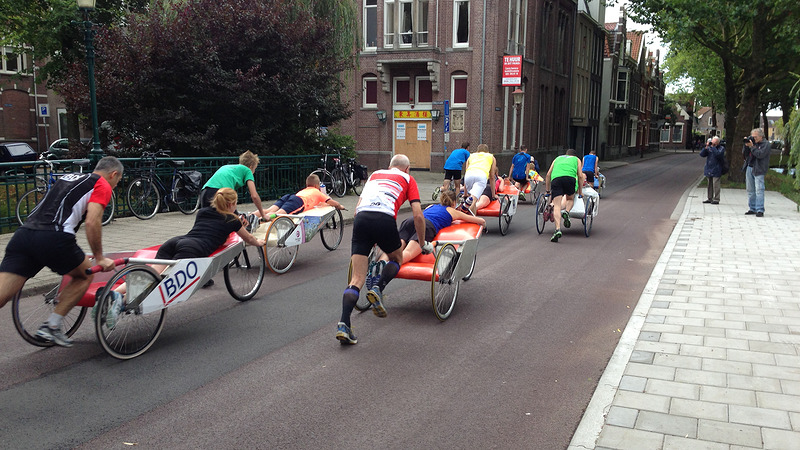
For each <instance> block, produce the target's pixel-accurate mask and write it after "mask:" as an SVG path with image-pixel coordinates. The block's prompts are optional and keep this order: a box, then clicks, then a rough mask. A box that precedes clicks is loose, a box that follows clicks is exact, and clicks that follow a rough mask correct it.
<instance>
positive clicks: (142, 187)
mask: <svg viewBox="0 0 800 450" xmlns="http://www.w3.org/2000/svg"><path fill="white" fill-rule="evenodd" d="M167 156H169V151H167V150H158V151H155V152H143V153H142V157H141V160H140V163H139V168H138V170H140V171H141V174H140V175H139V176H138V177H137V178H135V179H133V180H132V181H131V183H130V185H129V186H128V192H127V196H126V200H127V201H128V209H129V210H130V211H131V212H132V213H133V215H134V216H136V217H138V218H140V219H142V220H147V219H150V218H152V217H153V216H155V215H156V213H157V212H158V211H159V210H160V208H161V202H162V199H163V202H164V205H168V203H169V202H171V203H174V204H175V205H176V206H177V207H178V209H179V210H180V212H182V213H184V214H192V213H194V212H195V211H197V209H198V208H199V207H200V199H199V196H198V194H199V193H200V187H201V181H202V175H201V174H200V172H196V171H182V170H179V169H180V168H181V167H183V164H184V162H183V161H175V160H169V164H170V165H172V179H171V180H170V183H169V185H165V184H164V182H163V181H162V180H161V177H159V176H158V174H157V173H156V166H157V165H158V158H163V157H167Z"/></svg>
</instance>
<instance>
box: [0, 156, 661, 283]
mask: <svg viewBox="0 0 800 450" xmlns="http://www.w3.org/2000/svg"><path fill="white" fill-rule="evenodd" d="M670 153H671V152H670ZM666 154H669V153H666V152H665V153H651V154H647V155H645V158H646V159H649V158H654V157H658V156H664V155H666ZM638 161H641V159H639V158H638V157H631V158H627V159H623V160H618V161H609V162H601V163H600V166H601V167H602V168H603V169H607V168H611V167H616V166H620V165H625V164H629V163H632V162H638ZM500 170H501V173H502V170H504V169H500ZM411 175H412V176H413V177H414V178H415V179H416V180H417V184H418V185H419V191H420V197H421V199H422V203H423V204H424V205H427V204H428V203H432V200H431V194H432V193H433V190H434V189H435V188H436V187H437V186H441V183H442V179H443V178H444V177H443V174H442V173H440V172H430V171H422V170H412V172H411ZM333 198H334V200H337V201H338V202H340V203H342V204H343V205H344V206H345V207H346V208H347V210H346V211H342V215H343V217H344V220H345V223H348V222H351V221H352V220H353V211H354V210H355V206H356V203H357V202H358V197H357V196H355V195H353V194H352V192H351V193H350V194H349V195H346V196H345V197H343V198H337V197H335V196H334V197H333ZM273 202H274V200H265V201H264V204H265V205H267V206H268V205H271V204H272V203H273ZM409 209H410V206H409V205H408V203H406V204H405V205H403V208H402V209H401V211H407V210H409ZM239 210H240V211H253V210H255V207H254V206H253V204H252V203H251V204H240V205H239ZM194 218H195V215H194V214H193V215H190V216H187V215H184V214H182V213H180V212H169V213H158V214H156V216H155V217H153V218H152V219H150V220H139V219H137V218H136V217H123V218H120V219H115V220H114V221H113V222H112V223H111V224H109V225H107V226H105V227H103V252H104V253H113V252H123V251H131V250H138V249H140V248H146V247H150V246H153V245H159V244H162V243H164V242H165V241H166V240H167V239H169V238H171V237H173V236H179V235H182V234H186V233H187V232H188V231H189V230H190V229H191V228H192V225H193V224H194ZM11 236H12V233H6V234H2V235H0V258H2V256H3V255H5V249H6V245H7V244H8V241H9V240H10V239H11ZM77 240H78V245H80V246H81V248H82V249H84V251H86V252H87V253H88V252H89V244H88V243H87V241H86V233H85V231H84V230H83V227H81V229H80V230H79V231H78V234H77ZM60 281H61V277H60V276H59V275H57V274H55V273H54V272H52V271H50V270H49V269H46V268H45V269H44V270H42V271H41V272H39V274H38V275H36V276H35V277H34V278H31V279H30V280H28V282H27V283H25V288H24V289H23V291H22V292H23V295H35V294H38V293H43V292H46V291H47V290H49V289H51V288H52V287H54V286H56V285H57V284H58V283H59V282H60Z"/></svg>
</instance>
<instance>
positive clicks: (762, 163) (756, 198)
mask: <svg viewBox="0 0 800 450" xmlns="http://www.w3.org/2000/svg"><path fill="white" fill-rule="evenodd" d="M769 153H770V148H769V142H767V141H766V140H765V139H764V131H763V130H762V129H761V128H754V129H753V130H752V131H751V132H750V136H749V137H746V138H745V142H744V148H743V149H742V155H743V156H744V161H745V164H746V168H745V184H746V186H747V206H748V210H747V212H746V213H745V214H747V215H750V214H755V215H756V217H764V176H765V175H766V173H767V170H769Z"/></svg>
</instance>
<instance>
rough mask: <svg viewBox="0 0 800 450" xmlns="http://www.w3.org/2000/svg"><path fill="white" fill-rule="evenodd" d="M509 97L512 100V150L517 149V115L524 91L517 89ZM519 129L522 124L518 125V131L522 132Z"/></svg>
mask: <svg viewBox="0 0 800 450" xmlns="http://www.w3.org/2000/svg"><path fill="white" fill-rule="evenodd" d="M511 96H512V98H513V99H514V117H513V118H512V119H511V149H512V150H514V149H516V148H517V114H519V111H520V108H522V99H523V98H524V97H525V91H523V90H522V89H520V88H519V87H517V88H516V89H514V92H512V93H511ZM521 128H522V124H521V123H520V131H522V130H521ZM520 143H522V139H520Z"/></svg>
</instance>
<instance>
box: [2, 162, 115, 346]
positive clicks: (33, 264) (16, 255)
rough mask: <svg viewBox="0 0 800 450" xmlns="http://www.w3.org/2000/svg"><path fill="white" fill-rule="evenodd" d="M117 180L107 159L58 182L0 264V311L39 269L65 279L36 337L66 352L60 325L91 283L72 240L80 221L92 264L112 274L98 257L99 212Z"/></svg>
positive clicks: (106, 261)
mask: <svg viewBox="0 0 800 450" xmlns="http://www.w3.org/2000/svg"><path fill="white" fill-rule="evenodd" d="M121 179H122V163H121V162H120V161H119V160H118V159H117V158H115V157H113V156H106V157H105V158H103V159H101V160H100V161H99V162H98V163H97V166H96V167H95V169H94V172H92V173H83V174H81V173H76V174H69V175H64V176H62V177H60V178H59V179H58V181H57V182H56V184H54V185H53V187H52V188H50V190H49V191H48V192H47V195H45V197H44V198H43V199H42V201H41V202H39V204H38V205H36V208H34V210H33V211H32V212H31V214H30V215H29V216H28V219H27V220H26V221H25V224H24V225H22V227H21V228H19V229H18V230H17V231H16V232H15V233H14V236H12V237H11V240H10V241H9V242H8V246H7V247H6V253H5V257H3V262H2V263H0V308H2V307H3V305H5V304H6V302H7V301H8V300H10V299H11V298H12V297H13V296H14V295H15V294H16V293H17V292H19V291H20V290H21V289H22V287H23V286H24V285H25V282H26V281H28V278H31V277H33V276H34V275H36V274H37V273H39V271H40V270H42V268H44V267H49V268H50V269H51V270H52V271H53V272H56V273H57V274H59V275H69V276H70V278H71V279H70V281H69V283H68V284H67V285H66V286H65V287H64V289H63V290H62V291H61V294H60V295H59V300H60V301H59V302H58V304H57V305H56V306H55V308H54V310H53V313H52V314H50V317H49V318H48V320H47V322H45V323H44V324H42V326H41V328H39V330H38V331H37V332H36V335H37V336H38V337H40V338H42V339H44V340H46V341H49V342H55V343H56V344H58V345H60V346H62V347H71V346H72V341H71V340H70V339H69V338H67V336H66V335H65V334H64V332H63V331H62V330H61V325H62V321H63V319H64V316H66V315H67V314H68V313H69V311H70V310H71V309H72V307H73V306H75V305H76V304H77V303H78V302H79V301H80V299H81V297H83V294H84V293H86V289H88V288H89V285H90V284H91V282H92V276H91V275H86V269H88V268H89V267H91V266H92V263H91V260H90V259H89V258H87V257H86V254H84V253H83V250H81V248H80V247H78V243H77V242H76V240H75V233H76V232H77V230H78V227H79V226H80V224H81V222H83V221H84V220H85V221H86V240H87V241H89V247H90V248H91V249H92V255H93V258H94V260H95V263H96V264H97V265H99V266H101V267H102V268H103V270H104V271H109V270H112V269H114V261H112V260H111V259H108V258H106V257H105V256H104V255H103V240H102V234H103V210H104V209H105V208H106V205H108V202H109V201H111V196H112V195H114V193H113V190H114V187H116V186H117V183H119V180H121Z"/></svg>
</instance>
